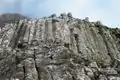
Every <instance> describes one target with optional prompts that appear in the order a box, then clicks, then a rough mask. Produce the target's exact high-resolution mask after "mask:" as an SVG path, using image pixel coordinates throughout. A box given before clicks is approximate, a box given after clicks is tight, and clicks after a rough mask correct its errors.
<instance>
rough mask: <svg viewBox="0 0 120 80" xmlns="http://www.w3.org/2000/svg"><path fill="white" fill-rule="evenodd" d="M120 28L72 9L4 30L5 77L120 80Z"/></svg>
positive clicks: (1, 64) (1, 74) (0, 62)
mask: <svg viewBox="0 0 120 80" xmlns="http://www.w3.org/2000/svg"><path fill="white" fill-rule="evenodd" d="M119 43H120V29H110V28H108V27H106V26H104V25H102V24H101V23H100V22H89V20H88V17H86V18H85V20H80V19H76V18H73V16H72V14H71V13H68V14H67V15H66V14H61V16H60V17H57V16H56V15H55V14H53V15H51V16H50V17H48V18H47V17H46V18H41V19H35V20H34V19H30V20H26V19H25V20H20V21H18V22H16V23H12V24H7V25H5V26H4V27H3V28H1V29H0V80H68V79H69V80H113V79H114V80H120V75H119V74H120V69H119V68H120V44H119Z"/></svg>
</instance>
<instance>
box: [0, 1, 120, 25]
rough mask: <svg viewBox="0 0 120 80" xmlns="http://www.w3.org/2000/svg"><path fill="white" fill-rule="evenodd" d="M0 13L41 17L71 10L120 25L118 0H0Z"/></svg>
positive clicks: (75, 14)
mask: <svg viewBox="0 0 120 80" xmlns="http://www.w3.org/2000/svg"><path fill="white" fill-rule="evenodd" d="M0 1H1V2H0V13H1V14H2V13H6V12H19V13H21V14H24V15H27V16H30V17H34V18H35V17H43V16H48V15H50V14H53V13H56V14H57V15H59V14H60V13H63V12H71V13H72V14H73V16H74V17H78V18H82V19H83V18H85V17H89V18H90V20H91V21H97V20H100V21H101V22H102V23H103V24H105V25H107V26H109V27H120V20H119V19H120V0H0Z"/></svg>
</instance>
